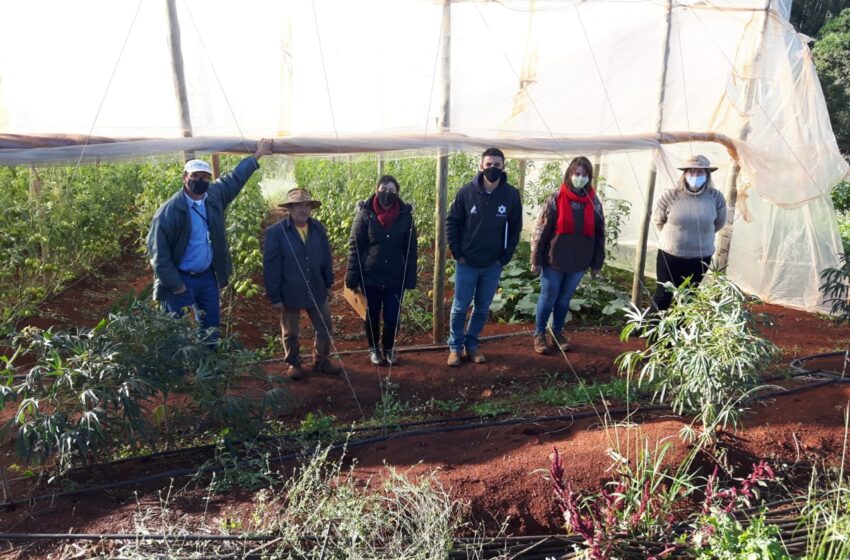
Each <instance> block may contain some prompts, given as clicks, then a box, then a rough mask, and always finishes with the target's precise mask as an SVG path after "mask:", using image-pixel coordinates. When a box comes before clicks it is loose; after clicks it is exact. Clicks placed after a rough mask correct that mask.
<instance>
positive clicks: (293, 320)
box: [280, 300, 331, 368]
mask: <svg viewBox="0 0 850 560" xmlns="http://www.w3.org/2000/svg"><path fill="white" fill-rule="evenodd" d="M301 311H302V310H301V309H293V308H291V307H284V308H283V311H282V312H281V314H280V329H281V331H282V333H283V352H284V353H283V361H284V362H286V363H287V364H289V365H292V366H295V367H299V368H300V367H301V348H300V347H299V345H298V331H299V328H300V321H301ZM303 311H306V312H307V316H308V317H310V322H311V323H312V324H313V330H315V331H316V341H315V342H314V343H313V363H314V364H320V363H322V362H323V361H325V360H326V359H327V357H328V355H329V354H330V353H331V333H330V328H331V308H330V307H329V306H328V302H327V300H325V301H324V303H322V305H320V306H319V307H310V308H307V309H304V310H303Z"/></svg>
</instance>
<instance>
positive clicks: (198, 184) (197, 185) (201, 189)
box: [187, 179, 210, 195]
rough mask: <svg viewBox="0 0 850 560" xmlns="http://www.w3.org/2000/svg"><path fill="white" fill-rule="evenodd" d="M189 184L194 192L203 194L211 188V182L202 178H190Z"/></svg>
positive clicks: (190, 189)
mask: <svg viewBox="0 0 850 560" xmlns="http://www.w3.org/2000/svg"><path fill="white" fill-rule="evenodd" d="M187 186H188V187H189V191H191V193H192V194H197V195H201V194H204V193H205V192H207V191H208V190H209V189H210V182H209V181H202V180H200V179H189V181H188V185H187Z"/></svg>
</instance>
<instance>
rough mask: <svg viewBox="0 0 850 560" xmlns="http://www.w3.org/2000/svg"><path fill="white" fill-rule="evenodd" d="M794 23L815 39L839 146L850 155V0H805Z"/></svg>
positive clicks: (793, 15) (793, 9)
mask: <svg viewBox="0 0 850 560" xmlns="http://www.w3.org/2000/svg"><path fill="white" fill-rule="evenodd" d="M791 23H792V24H794V26H795V27H796V28H797V30H798V31H800V32H801V33H803V34H805V35H808V36H810V37H812V38H814V39H815V44H814V48H813V49H812V52H813V55H814V59H815V67H816V68H817V71H818V77H819V78H820V83H821V87H822V88H823V93H824V97H825V98H826V106H827V109H828V110H829V116H830V120H831V122H832V130H833V132H834V133H835V138H836V140H837V141H838V147H839V149H840V150H841V152H842V153H843V154H844V155H845V157H850V0H802V1H799V2H794V3H793V4H792V6H791Z"/></svg>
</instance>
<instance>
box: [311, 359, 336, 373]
mask: <svg viewBox="0 0 850 560" xmlns="http://www.w3.org/2000/svg"><path fill="white" fill-rule="evenodd" d="M313 371H315V372H316V373H326V374H328V375H339V372H341V371H342V368H341V367H339V366H338V365H336V364H334V363H333V362H332V361H330V359H329V358H325V359H323V360H319V361H317V362H316V363H315V364H313Z"/></svg>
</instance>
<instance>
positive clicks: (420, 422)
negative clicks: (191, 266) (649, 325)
mask: <svg viewBox="0 0 850 560" xmlns="http://www.w3.org/2000/svg"><path fill="white" fill-rule="evenodd" d="M528 332H530V331H528ZM521 334H525V333H524V332H521V333H510V334H508V335H494V337H492V338H489V340H493V338H498V337H501V338H505V337H507V336H519V335H521ZM487 338H488V337H484V338H483V339H482V340H484V339H487ZM407 348H408V351H412V349H413V348H416V347H414V346H410V347H407ZM255 363H256V364H260V363H265V362H255ZM819 373H820V374H823V375H833V374H832V373H831V372H821V371H820V370H818V371H809V370H800V371H798V372H797V373H795V374H793V375H791V376H787V375H774V376H772V377H766V378H764V379H761V380H760V381H762V382H765V383H769V382H772V381H782V380H789V379H794V378H796V377H802V376H805V375H817V374H819ZM830 379H832V378H830ZM781 394H788V393H787V391H786V392H783V393H781ZM762 398H769V396H767V395H765V396H764V397H762ZM507 414H509V413H507V412H500V413H498V414H496V415H495V416H496V417H499V416H504V415H507ZM476 420H481V416H480V415H475V416H461V417H452V418H436V419H431V420H417V421H415V422H402V423H400V424H395V425H394V427H395V428H410V427H415V426H428V425H439V424H448V423H451V422H473V421H476ZM384 429H385V427H383V426H374V427H373V426H359V427H354V428H349V429H346V430H338V431H339V432H343V433H362V432H377V431H383V430H384ZM287 437H292V436H290V435H280V436H271V437H269V438H268V439H267V440H266V441H270V442H277V443H280V442H283V440H284V439H285V438H287ZM241 443H244V442H236V444H237V445H239V444H241ZM215 447H216V444H206V445H196V446H193V447H181V448H180V449H167V450H163V451H155V452H153V453H148V454H145V455H135V456H132V457H125V458H122V459H115V460H113V461H109V462H106V463H96V464H92V465H84V466H82V467H79V468H77V469H74V470H73V471H72V473H71V474H75V473H80V472H82V471H89V470H94V469H100V468H108V467H113V466H116V465H120V464H124V463H128V462H133V461H139V462H144V461H149V460H152V459H158V458H162V457H172V456H175V455H182V454H185V453H197V452H204V451H210V450H212V449H215ZM0 507H2V505H0Z"/></svg>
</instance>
